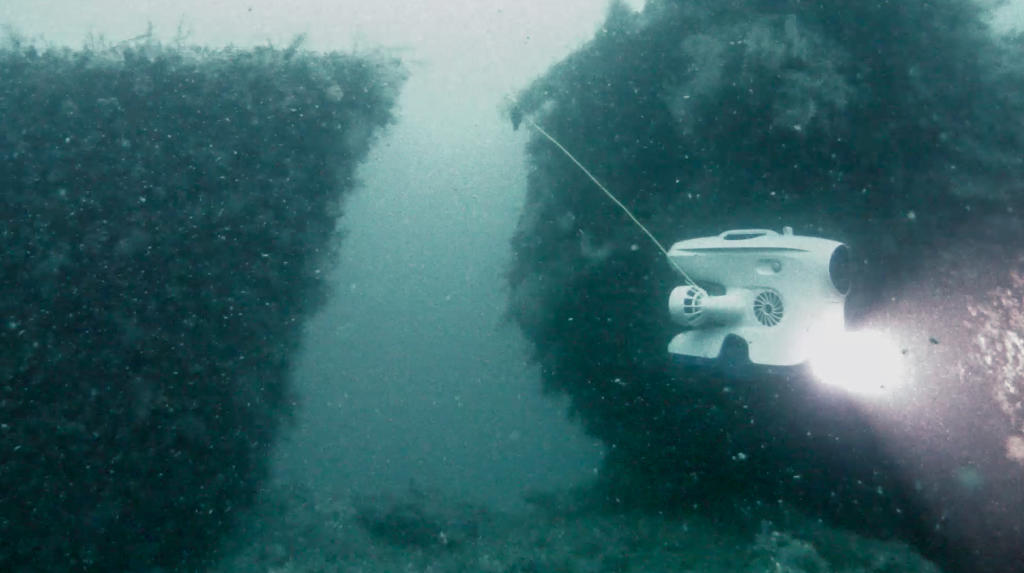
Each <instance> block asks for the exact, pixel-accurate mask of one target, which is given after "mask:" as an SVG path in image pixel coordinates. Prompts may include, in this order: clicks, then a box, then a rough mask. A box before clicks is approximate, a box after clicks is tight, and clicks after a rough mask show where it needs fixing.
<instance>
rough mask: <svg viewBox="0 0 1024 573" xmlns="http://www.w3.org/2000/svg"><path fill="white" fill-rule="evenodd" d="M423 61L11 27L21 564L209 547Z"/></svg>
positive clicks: (14, 421) (274, 425)
mask: <svg viewBox="0 0 1024 573" xmlns="http://www.w3.org/2000/svg"><path fill="white" fill-rule="evenodd" d="M403 79H404V72H403V71H402V69H401V67H400V65H399V64H398V62H396V61H393V60H390V59H389V58H386V57H381V56H358V57H357V56H350V55H343V54H337V53H330V54H314V53H309V52H306V51H303V50H301V49H299V46H298V45H295V46H291V47H289V48H287V49H273V48H259V49H254V50H233V49H227V50H206V49H191V48H184V47H180V46H179V47H168V46H160V45H156V44H154V43H151V42H147V43H144V44H142V45H131V46H123V45H122V46H119V47H113V48H108V47H95V48H92V49H86V50H81V51H70V50H60V49H46V50H39V49H36V48H35V47H32V46H29V45H24V44H22V43H19V42H18V41H16V40H10V41H8V43H7V44H6V45H5V46H4V47H3V49H0V197H2V201H0V212H2V220H3V226H2V229H0V236H2V237H3V249H2V251H0V292H2V295H0V316H2V328H0V569H3V570H5V571H16V570H51V571H56V570H66V571H67V570H92V571H117V570H144V569H147V568H150V567H154V566H173V565H178V564H190V565H194V564H198V563H202V562H204V561H205V559H206V558H207V557H208V555H209V551H210V550H211V549H212V548H213V547H215V546H216V542H217V540H218V538H219V537H220V536H221V535H222V533H223V532H224V531H225V530H226V529H227V528H228V527H229V526H230V525H231V522H232V519H233V517H234V515H235V514H236V512H238V510H239V509H240V508H244V507H245V506H247V505H248V504H249V503H250V502H251V500H252V498H253V495H254V493H255V491H256V489H257V487H258V485H259V484H260V481H261V480H262V479H263V477H264V475H265V473H266V466H267V460H268V448H269V446H270V445H271V442H272V441H273V440H274V437H275V435H276V434H277V433H278V430H279V428H280V426H281V424H282V422H283V421H285V420H286V419H287V417H288V413H289V411H290V405H291V403H292V397H291V395H290V390H289V388H290V384H289V368H290V365H291V363H292V361H293V359H294V357H295V353H296V350H297V348H298V345H299V342H300V334H301V329H302V325H303V321H304V320H305V319H306V318H308V317H309V316H310V315H311V314H312V313H313V312H314V311H315V310H316V309H317V308H318V307H319V305H320V304H321V302H322V300H323V298H324V295H325V276H326V271H328V270H329V266H330V264H331V261H332V258H333V257H332V253H333V252H334V249H335V248H336V246H337V244H338V241H337V239H338V236H337V233H336V222H337V220H338V217H339V215H340V214H341V211H342V209H341V205H342V198H343V197H344V196H345V195H346V194H347V193H349V192H351V191H352V189H353V188H354V186H355V183H356V181H355V179H354V175H353V174H354V170H355V168H356V166H357V165H358V163H359V162H360V161H361V160H362V159H363V158H364V157H365V156H366V153H367V151H368V148H369V146H370V145H371V143H372V142H373V139H374V134H375V133H376V132H377V131H378V130H379V128H381V127H382V126H384V125H386V124H388V123H389V122H390V121H391V109H392V107H393V104H394V101H395V98H396V96H397V92H398V90H399V89H400V86H401V84H402V81H403Z"/></svg>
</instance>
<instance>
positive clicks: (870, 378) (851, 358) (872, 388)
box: [810, 330, 907, 395]
mask: <svg viewBox="0 0 1024 573" xmlns="http://www.w3.org/2000/svg"><path fill="white" fill-rule="evenodd" d="M905 360H906V357H905V356H904V355H903V352H902V351H901V350H900V347H899V345H898V344H896V342H895V341H893V340H892V339H891V338H890V337H889V336H887V335H886V334H884V333H882V332H878V331H872V330H864V331H860V332H842V333H836V334H834V335H831V336H827V337H822V338H820V339H818V340H817V343H816V344H815V345H814V347H813V348H812V350H811V359H810V366H811V371H812V372H813V373H814V375H815V377H817V378H818V380H819V381H821V382H822V383H823V384H828V385H830V386H836V387H839V388H842V389H844V390H847V391H849V392H852V393H856V394H864V395H880V394H888V393H890V392H892V391H894V390H897V389H899V388H900V387H902V386H904V385H905V384H906V381H907V372H906V364H905Z"/></svg>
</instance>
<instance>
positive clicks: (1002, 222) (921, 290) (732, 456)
mask: <svg viewBox="0 0 1024 573" xmlns="http://www.w3.org/2000/svg"><path fill="white" fill-rule="evenodd" d="M977 10H978V9H977V7H976V6H975V5H974V4H973V3H971V2H959V1H954V0H948V1H943V2H937V3H936V2H932V3H927V4H926V3H852V4H851V3H848V2H817V3H813V5H808V4H807V3H800V2H782V3H779V2H757V1H747V2H732V3H728V4H726V5H723V4H722V3H717V2H714V3H713V2H706V3H704V2H681V1H680V2H673V1H669V0H661V1H652V2H649V3H648V5H647V7H646V9H645V11H644V12H643V13H642V14H640V15H633V14H631V13H629V12H628V11H627V10H620V9H615V8H613V9H612V11H611V13H610V15H609V19H608V22H607V25H606V27H605V29H604V30H603V31H602V33H601V34H599V35H598V36H597V37H596V38H595V39H594V40H593V41H592V42H591V43H590V44H589V45H588V46H586V47H584V48H583V49H581V50H580V51H578V52H577V53H575V54H574V55H573V56H571V57H570V58H568V59H566V60H565V61H563V62H561V63H560V64H559V65H557V66H556V67H554V68H553V69H552V70H551V71H550V72H549V73H548V74H547V75H546V76H545V77H542V78H540V79H539V80H537V81H536V82H535V84H534V85H532V86H530V87H529V88H527V89H526V90H525V91H524V92H523V93H522V94H520V98H519V104H520V109H519V111H521V112H523V113H525V114H526V115H528V116H530V117H532V118H533V119H534V120H535V121H536V122H537V123H538V124H540V125H542V126H543V127H544V128H545V129H546V130H547V131H549V132H550V133H552V134H553V135H554V136H555V137H556V138H558V139H559V140H560V141H561V143H563V144H564V145H565V146H566V147H567V148H568V149H570V150H571V151H572V152H573V153H574V154H575V155H576V156H577V157H578V158H579V159H580V160H581V161H582V162H583V163H584V164H585V165H586V166H588V167H589V168H590V169H591V170H592V171H593V172H594V173H595V174H596V175H597V177H598V178H599V179H601V180H602V181H603V182H604V183H605V184H606V185H607V186H608V187H609V188H611V189H612V190H613V191H614V192H616V193H617V194H618V195H619V198H620V199H622V200H623V201H624V203H626V204H627V205H628V206H630V208H632V209H633V210H634V211H635V212H636V213H637V215H638V216H639V218H640V219H641V220H643V221H644V223H645V224H647V225H648V226H649V227H650V228H651V229H652V231H653V232H654V234H655V235H656V236H658V237H659V238H661V239H662V241H663V242H671V241H674V240H678V239H682V238H689V237H698V236H705V235H711V234H717V233H719V232H721V231H723V230H726V229H731V228H749V227H762V228H763V227H769V228H776V229H779V228H781V227H782V226H783V225H792V226H793V227H794V228H795V229H796V230H797V232H798V233H802V234H810V235H818V236H823V237H827V238H831V239H836V240H840V241H843V242H845V243H848V244H849V245H850V246H851V248H852V249H853V252H854V260H855V262H856V263H857V268H856V274H855V279H854V285H853V289H852V292H851V295H850V298H849V299H848V302H847V315H848V319H849V320H848V324H849V325H850V326H851V327H854V328H858V327H863V326H871V327H875V328H880V329H884V330H887V331H892V332H893V333H894V334H895V336H896V338H897V340H898V343H899V344H901V345H902V346H901V350H902V351H904V352H903V356H904V357H905V366H907V368H908V371H910V372H913V373H914V374H908V378H912V380H908V382H910V383H912V386H911V387H912V388H913V390H912V392H911V394H910V395H909V396H904V398H902V399H900V400H902V401H900V400H897V398H896V397H889V398H887V399H886V401H883V402H866V401H863V400H861V399H859V398H855V397H853V396H848V395H844V394H842V393H838V392H834V391H831V390H827V389H825V388H823V387H820V386H819V385H817V383H816V382H815V380H813V379H812V377H811V376H810V375H809V374H808V373H807V372H806V371H778V370H763V369H762V370H759V369H756V368H749V367H744V366H738V365H732V366H729V367H726V368H705V367H697V366H693V365H689V366H687V365H683V366H680V365H677V364H672V363H670V361H669V357H668V355H667V354H666V353H665V344H666V343H667V341H668V340H669V339H670V338H671V336H672V334H674V332H675V330H674V328H675V327H674V326H673V325H672V324H671V322H670V320H669V317H668V316H667V313H666V311H665V308H664V306H665V301H666V300H667V298H668V294H669V292H670V291H671V289H672V288H673V287H674V286H676V284H677V283H678V282H679V281H678V279H677V278H676V277H675V276H673V272H672V270H671V269H670V267H669V265H668V264H667V262H666V261H665V260H664V258H663V256H662V255H661V254H660V253H659V252H657V250H656V249H655V248H654V247H653V246H650V245H649V243H648V242H647V239H646V238H645V237H644V236H643V235H642V234H641V232H640V231H639V230H637V229H636V228H635V227H634V226H633V225H632V224H631V223H630V222H629V221H628V220H627V219H626V218H625V217H624V216H623V215H622V214H621V212H620V211H619V210H617V208H616V207H615V206H614V205H612V204H611V203H610V202H608V201H607V199H606V198H605V197H604V196H603V195H602V194H601V192H600V191H599V190H598V189H596V188H595V187H594V186H593V184H592V183H591V182H590V181H589V180H587V178H586V177H585V176H583V175H582V174H581V173H580V172H579V170H578V168H577V167H576V166H574V165H573V164H572V163H571V162H569V161H568V160H567V159H566V158H565V157H564V155H562V154H561V152H560V151H558V150H557V149H556V148H554V147H553V146H552V145H551V144H550V143H549V142H548V141H547V140H545V139H543V138H541V137H539V136H538V137H535V138H534V140H533V141H532V142H531V144H530V153H531V156H532V161H533V165H534V172H533V174H532V176H531V180H530V187H529V195H528V198H527V201H526V204H525V206H524V211H523V215H522V218H521V220H520V227H519V232H518V234H517V236H516V238H515V239H514V242H513V248H514V250H515V253H516V257H517V258H516V262H515V264H514V266H513V269H512V271H511V274H510V282H511V286H512V292H511V302H510V305H511V312H512V314H513V315H514V316H515V318H516V319H517V320H518V322H519V324H520V326H521V327H522V329H523V331H524V332H525V333H526V334H527V336H528V337H529V338H530V339H531V340H532V341H533V343H534V345H535V348H536V358H537V360H538V361H539V362H540V363H541V364H542V366H543V368H544V372H545V381H544V383H545V385H546V386H547V387H548V388H549V389H552V390H557V391H562V392H565V393H567V394H568V395H569V396H570V397H571V398H572V404H573V408H574V410H575V411H576V412H577V413H578V414H579V416H580V418H581V419H582V421H583V423H584V424H585V425H586V427H587V429H588V430H589V431H590V432H591V433H593V434H594V435H595V436H598V437H600V438H601V439H603V440H604V441H605V442H606V443H607V444H608V445H609V446H610V447H611V449H610V451H611V454H610V456H609V462H608V467H607V468H606V469H607V475H608V477H609V481H610V482H612V484H613V487H617V489H616V491H615V493H616V496H617V497H618V498H619V499H630V498H632V500H633V501H635V502H638V503H644V502H652V501H653V502H656V503H659V504H664V503H666V502H667V501H668V500H676V501H685V503H686V504H687V505H689V504H691V503H703V501H702V500H707V499H710V498H718V497H722V496H729V497H731V498H732V499H739V500H741V503H742V502H743V500H746V501H747V502H749V503H751V507H756V506H755V505H753V504H754V503H755V502H756V501H758V500H760V501H765V500H777V499H785V500H788V501H790V502H792V503H795V504H797V505H799V506H801V507H803V508H804V509H805V510H808V511H812V512H814V513H815V514H820V515H825V516H829V517H831V518H834V519H836V520H838V521H839V522H841V523H843V524H846V525H851V526H855V527H858V528H861V529H864V530H869V531H871V532H873V533H896V534H899V535H902V536H904V537H907V538H909V539H912V540H915V541H918V542H919V543H920V544H921V547H924V548H927V549H928V551H930V552H931V554H933V555H935V556H938V557H940V558H943V559H945V558H948V557H949V556H950V555H953V554H958V555H962V556H966V557H965V559H968V560H971V559H976V558H977V559H988V561H986V563H987V565H986V566H988V565H992V564H993V563H995V564H998V563H1000V562H1001V561H1000V558H1001V557H1005V556H1006V555H1007V553H1006V552H1007V551H1009V550H1010V549H1009V547H1010V546H1009V545H1003V546H1001V547H999V543H998V542H993V543H989V544H986V543H982V542H981V541H980V537H979V538H974V539H972V536H974V535H975V534H980V533H981V530H980V529H977V530H972V529H971V526H967V525H965V526H964V527H950V525H949V523H950V522H952V521H954V520H955V518H953V517H950V516H951V515H953V514H956V515H960V514H963V515H966V514H967V513H968V512H969V511H971V510H970V508H971V507H988V509H985V510H984V511H988V512H989V513H988V514H984V515H987V516H988V517H989V518H992V517H999V519H998V520H996V521H994V522H995V523H998V524H999V526H998V531H997V532H995V533H994V536H995V537H998V538H1000V539H1010V538H1012V535H1013V532H1015V531H1019V530H1020V529H1019V528H1020V527H1021V524H1020V518H1012V517H1008V515H1009V514H1007V513H1005V512H1006V509H1005V508H1017V509H1018V510H1019V508H1020V507H1022V505H1024V500H1022V499H1021V495H1020V493H1019V488H1017V489H1014V488H1011V487H1009V486H1008V485H1006V484H1007V483H1009V482H1010V481H1013V480H1017V483H1019V480H1020V479H1021V478H1022V468H1021V464H1020V461H1019V460H1020V454H1019V452H1020V451H1021V450H1020V447H1019V444H1020V443H1022V442H1021V435H1022V430H1024V428H1022V427H1021V421H1020V411H1019V404H1018V402H1019V394H1020V392H1021V391H1022V388H1021V384H1022V383H1021V373H1020V371H1019V368H1018V367H1017V364H1018V363H1019V362H1020V360H1021V356H1022V355H1024V352H1022V351H1021V349H1020V347H1019V344H1016V342H1014V341H1015V340H1016V339H1015V338H1014V336H1015V335H1014V334H1013V333H1014V332H1015V331H1017V330H1019V328H1020V326H1021V325H1020V324H1017V322H1019V321H1018V320H1017V318H1018V317H1017V314H1019V313H1016V314H1015V312H1016V311H1012V312H1011V310H1012V309H1011V310H1007V308H1008V305H1009V307H1014V308H1015V306H1014V305H1015V304H1016V303H1015V302H1014V301H1017V302H1019V300H1018V298H1019V296H1020V294H1021V293H1020V285H1019V280H1018V279H1019V275H1020V273H1021V269H1020V268H1018V267H1019V264H1018V262H1019V261H1018V260H1017V259H1018V258H1019V253H1020V252H1022V251H1021V246H1022V245H1024V235H1022V232H1021V231H1020V229H1021V224H1020V223H1021V221H1020V219H1019V213H1021V210H1020V203H1021V198H1022V197H1021V193H1020V185H1019V181H1020V180H1021V177H1020V176H1021V171H1022V167H1024V166H1022V162H1021V159H1020V157H1021V150H1022V149H1024V145H1022V143H1024V142H1022V141H1021V136H1020V133H1021V131H1020V130H1019V129H1018V128H1017V126H1018V125H1019V117H1020V113H1021V111H1022V102H1021V100H1020V97H1019V94H1020V93H1021V90H1020V88H1021V87H1022V85H1024V79H1022V78H1024V75H1022V73H1021V69H1020V68H1019V65H1018V64H1017V63H1016V62H1018V61H1019V57H1017V56H1019V54H1017V52H1019V48H1018V47H1017V46H1016V45H1015V44H1014V43H1013V42H1012V41H1009V40H1007V39H1004V38H996V37H993V36H992V35H991V34H990V32H989V31H988V29H987V28H986V26H985V25H984V24H983V17H984V14H981V13H979V12H978V11H977ZM993 244H998V245H1000V247H999V248H998V249H997V250H999V252H998V253H997V252H995V250H993V247H992V245H993ZM951 253H956V255H955V256H953V255H951ZM1015 297H1016V298H1015ZM943 301H945V302H943ZM946 304H948V305H949V306H950V307H951V308H950V309H949V312H946V310H945V308H944V305H946ZM1015 321H1016V322H1015ZM953 332H956V333H959V334H956V335H953V334H952V333H953ZM998 364H1002V365H1004V367H999V366H998ZM1010 396H1012V397H1010ZM973 425H983V426H984V427H985V430H984V431H983V432H974V434H973V436H974V438H975V439H974V441H973V442H971V443H972V445H973V446H974V447H966V444H967V442H968V441H969V440H959V441H958V440H952V441H950V440H944V439H943V438H942V437H943V436H945V437H948V434H949V432H958V434H957V435H959V436H960V437H963V432H967V433H970V432H971V430H970V429H969V428H970V427H972V426H973ZM952 428H956V429H955V430H953V429H952ZM954 442H955V444H956V445H955V447H953V444H954ZM944 443H945V444H949V445H950V447H948V448H947V447H945V446H943V444H944ZM996 476H998V477H996ZM971 496H978V498H980V497H985V498H986V499H988V500H990V501H989V502H986V504H978V503H977V499H978V498H975V500H974V503H971V502H970V499H971ZM995 500H998V501H995ZM998 508H1002V509H998ZM997 514H998V515H997ZM977 515H980V514H976V516H977ZM1017 515H1020V512H1019V511H1018V513H1017ZM978 519H982V518H981V517H978ZM968 521H970V520H968ZM965 523H966V522H965ZM971 523H973V521H971ZM965 548H966V551H965ZM1000 551H1002V552H1003V553H1000ZM949 563H951V564H954V565H955V564H956V563H955V560H954V559H950V561H949ZM971 563H975V565H976V563H977V562H971ZM971 566H972V565H970V564H967V565H964V567H968V568H969V567H971Z"/></svg>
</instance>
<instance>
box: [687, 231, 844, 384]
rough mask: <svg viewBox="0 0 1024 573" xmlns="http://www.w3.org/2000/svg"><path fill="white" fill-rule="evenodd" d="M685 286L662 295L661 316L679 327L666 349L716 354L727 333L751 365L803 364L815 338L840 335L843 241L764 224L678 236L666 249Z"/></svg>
mask: <svg viewBox="0 0 1024 573" xmlns="http://www.w3.org/2000/svg"><path fill="white" fill-rule="evenodd" d="M667 254H668V258H669V262H670V263H671V264H672V265H673V266H674V267H675V268H677V269H679V270H680V271H681V272H682V274H683V276H684V278H686V280H687V283H688V284H686V285H683V286H679V287H676V288H675V289H674V290H673V291H672V293H671V295H670V296H669V302H668V308H669V314H670V315H671V317H672V320H674V321H675V322H676V323H677V324H680V325H681V326H684V327H686V328H687V330H686V331H684V332H682V333H680V334H677V335H676V336H675V337H674V338H673V339H672V341H671V342H670V343H669V345H668V351H669V352H670V353H672V354H676V355H681V356H689V357H696V358H706V359H716V358H718V356H719V354H720V353H721V351H722V345H723V344H724V343H725V340H726V338H728V337H730V336H736V337H739V338H740V339H741V340H743V341H744V342H745V343H746V345H747V349H748V352H749V357H750V361H751V362H752V363H754V364H763V365H768V366H793V365H797V364H801V363H803V362H806V361H807V359H808V358H809V354H810V351H811V349H812V347H813V346H814V342H815V341H816V340H820V339H821V338H822V337H827V336H830V335H833V334H835V333H837V332H842V331H843V329H844V326H845V315H844V305H845V302H846V294H847V293H848V292H849V289H850V275H849V262H850V251H849V249H848V248H847V247H846V245H844V244H843V243H839V242H837V241H832V240H828V239H821V238H818V237H807V236H800V235H794V234H793V229H791V228H790V227H785V228H783V230H782V233H781V234H779V233H777V232H775V231H771V230H767V229H741V230H734V231H726V232H724V233H722V234H720V235H717V236H714V237H701V238H698V239H689V240H686V241H680V242H678V243H676V244H674V245H672V248H671V249H670V250H669V251H668V253H667Z"/></svg>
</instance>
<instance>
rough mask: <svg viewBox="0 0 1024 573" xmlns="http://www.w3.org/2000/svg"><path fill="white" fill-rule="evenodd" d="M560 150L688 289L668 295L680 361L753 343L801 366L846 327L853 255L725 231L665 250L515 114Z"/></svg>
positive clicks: (672, 346)
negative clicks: (736, 341)
mask: <svg viewBox="0 0 1024 573" xmlns="http://www.w3.org/2000/svg"><path fill="white" fill-rule="evenodd" d="M520 120H525V121H526V122H527V123H529V124H530V125H531V126H533V127H534V128H535V129H536V130H537V131H538V132H539V133H540V134H541V135H543V136H544V137H546V138H547V139H548V140H550V141H551V143H553V144H554V145H555V146H556V147H558V148H559V149H560V150H561V151H562V152H563V153H565V155H566V156H568V158H569V159H571V160H572V161H573V163H575V164H576V166H577V167H579V168H580V169H581V170H582V171H583V172H584V173H585V174H586V175H587V177H589V178H590V180H591V181H593V182H594V184H595V185H597V186H598V187H599V188H600V189H601V191H603V192H604V193H605V195H607V196H608V198H609V199H611V201H613V202H614V203H615V204H616V205H618V207H619V208H620V209H622V210H623V211H624V212H625V213H626V215H628V216H629V218H630V219H631V220H632V221H633V222H634V223H635V224H636V225H637V226H638V227H639V228H640V229H641V230H642V231H643V232H644V233H645V234H646V235H647V236H648V237H649V238H650V239H651V241H652V242H653V243H654V244H655V245H657V247H658V249H659V250H661V252H662V253H664V254H665V256H667V257H668V260H669V263H670V264H671V265H672V266H673V267H674V268H675V269H676V270H677V271H679V274H680V275H681V276H682V277H683V279H684V280H685V282H686V284H685V285H683V286H679V287H677V288H675V289H674V290H673V291H672V293H671V295H670V296H669V303H668V308H669V313H670V315H671V317H672V319H673V320H674V321H675V322H676V323H678V324H680V325H682V326H684V327H685V328H686V330H685V331H683V332H682V333H680V334H677V335H676V336H675V337H674V338H673V339H672V341H671V342H670V343H669V345H668V351H669V352H670V353H672V354H675V355H680V356H688V357H694V358H705V359H717V358H718V357H719V355H720V354H721V353H722V346H723V344H724V343H725V341H726V339H728V338H729V337H730V336H735V337H738V338H740V339H741V340H743V341H744V342H745V343H746V345H747V350H748V355H749V358H750V361H751V362H752V363H754V364H762V365H766V366H795V365H798V364H802V363H804V362H807V361H808V360H809V359H811V357H812V356H811V355H812V354H814V353H815V352H816V350H817V348H816V347H820V346H821V343H822V341H829V340H834V339H836V338H837V336H838V335H841V334H842V333H843V332H844V329H845V310H844V309H845V302H846V294H847V293H848V292H849V289H850V272H849V266H850V265H849V263H850V251H849V248H847V246H846V245H844V244H843V243H840V242H837V241H832V240H829V239H822V238H818V237H808V236H800V235H794V234H793V229H792V228H790V227H785V228H783V230H782V233H781V234H779V233H777V232H775V231H772V230H767V229H740V230H734V231H726V232H724V233H722V234H720V235H717V236H714V237H701V238H697V239H689V240H685V241H680V242H678V243H676V244H674V245H672V248H671V250H665V248H664V247H663V246H662V244H661V243H660V242H659V241H658V239H657V238H656V237H655V236H654V235H653V234H651V232H650V231H649V230H648V229H647V228H646V227H645V226H644V225H643V223H641V222H640V221H639V220H638V219H637V218H636V217H635V216H634V215H633V213H632V212H630V210H629V209H628V208H627V207H626V206H625V205H624V204H623V203H622V202H621V201H619V200H618V198H616V197H615V195H613V194H612V193H611V191H609V190H608V189H607V188H606V187H605V186H604V185H602V184H601V182H600V181H598V180H597V178H596V177H594V175H593V174H592V173H591V172H590V171H589V170H588V169H587V168H586V167H584V166H583V164H582V163H580V162H579V160H577V159H576V157H574V156H573V154H572V153H570V152H569V150H567V149H566V148H565V147H563V146H562V144H560V143H559V142H558V141H557V140H555V138H554V137H552V136H551V135H550V134H549V133H548V132H546V131H544V129H543V128H541V127H540V126H539V125H537V124H536V123H535V122H534V121H533V120H532V119H530V118H529V117H523V116H522V114H521V113H520V112H518V111H517V110H516V109H515V108H514V109H513V126H518V122H519V121H520Z"/></svg>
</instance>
